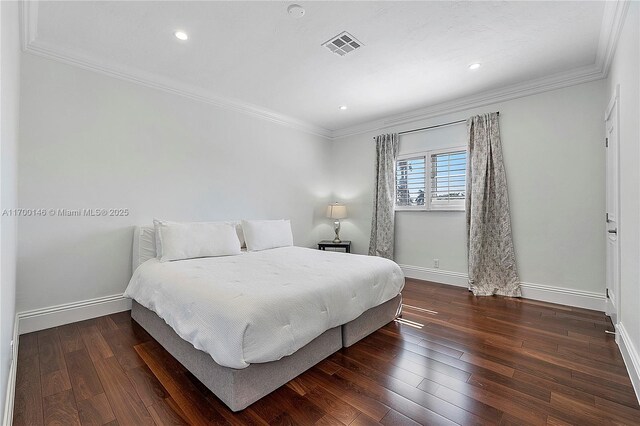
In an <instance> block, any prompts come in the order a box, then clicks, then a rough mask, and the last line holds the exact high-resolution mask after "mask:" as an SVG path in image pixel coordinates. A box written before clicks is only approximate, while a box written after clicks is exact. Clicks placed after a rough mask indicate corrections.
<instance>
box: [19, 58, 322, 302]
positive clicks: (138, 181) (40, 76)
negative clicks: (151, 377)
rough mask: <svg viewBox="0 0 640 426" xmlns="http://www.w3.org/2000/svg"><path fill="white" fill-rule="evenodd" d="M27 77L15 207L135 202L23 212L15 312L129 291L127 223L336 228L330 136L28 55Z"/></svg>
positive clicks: (301, 236) (316, 233)
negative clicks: (327, 212)
mask: <svg viewBox="0 0 640 426" xmlns="http://www.w3.org/2000/svg"><path fill="white" fill-rule="evenodd" d="M22 78H23V80H22V84H23V94H22V125H21V129H22V133H21V141H20V156H19V169H18V170H19V202H20V206H21V207H25V208H47V209H49V208H68V209H75V208H128V209H129V211H130V212H131V213H130V215H129V216H128V217H121V218H118V217H113V218H112V217H105V218H93V217H66V218H65V217H50V216H47V217H34V218H23V219H21V220H20V221H19V232H20V241H19V244H18V293H17V308H18V311H24V310H30V309H37V308H42V307H47V306H52V305H57V304H62V303H66V302H73V301H80V300H86V299H90V298H95V297H100V296H106V295H112V294H118V293H119V294H122V292H123V291H124V289H125V287H126V285H127V283H128V280H129V278H130V276H131V261H130V259H131V238H132V226H133V225H136V224H149V223H151V220H152V218H153V217H159V218H165V219H168V220H179V221H180V220H182V221H198V220H222V219H241V218H283V217H285V218H290V219H291V221H292V224H293V233H294V240H295V243H296V244H297V245H302V246H313V245H314V244H315V243H316V242H317V240H318V238H319V237H320V234H321V233H323V235H324V233H326V234H327V235H331V224H330V223H329V222H328V221H327V220H326V219H325V218H324V217H323V212H324V209H325V208H326V203H327V202H328V201H329V195H330V187H329V184H330V182H329V178H328V173H329V170H328V167H329V164H330V163H331V159H330V154H331V144H330V142H328V141H327V140H325V139H322V138H320V137H316V136H311V135H308V134H305V133H302V132H300V131H297V130H293V129H289V128H286V127H283V126H280V125H276V124H273V123H270V122H268V121H264V120H260V119H257V118H254V117H251V116H247V115H242V114H239V113H236V112H232V111H228V110H223V109H219V108H216V107H213V106H211V105H208V104H205V103H199V102H196V101H192V100H190V99H187V98H183V97H180V96H176V95H172V94H167V93H164V92H161V91H157V90H154V89H149V88H146V87H142V86H139V85H135V84H131V83H129V82H125V81H121V80H118V79H113V78H110V77H106V76H104V75H101V74H98V73H94V72H90V71H86V70H82V69H79V68H76V67H72V66H68V65H65V64H62V63H58V62H54V61H50V60H47V59H43V58H39V57H36V56H32V55H29V54H24V55H23V64H22Z"/></svg>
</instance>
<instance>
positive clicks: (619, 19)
mask: <svg viewBox="0 0 640 426" xmlns="http://www.w3.org/2000/svg"><path fill="white" fill-rule="evenodd" d="M630 3H631V2H630V0H616V1H607V2H605V4H604V15H603V17H602V26H601V27H600V39H599V41H598V52H597V54H596V64H598V66H600V68H601V69H602V74H603V77H604V78H607V76H608V75H609V69H610V68H611V61H612V60H613V55H614V54H615V53H616V47H617V45H618V40H619V39H620V34H621V33H622V28H623V27H624V21H625V18H626V16H627V11H628V10H629V5H630Z"/></svg>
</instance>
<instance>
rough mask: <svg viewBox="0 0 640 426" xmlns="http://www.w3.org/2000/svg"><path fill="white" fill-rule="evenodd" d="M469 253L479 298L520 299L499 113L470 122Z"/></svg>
mask: <svg viewBox="0 0 640 426" xmlns="http://www.w3.org/2000/svg"><path fill="white" fill-rule="evenodd" d="M467 137H468V141H469V159H468V161H467V199H466V210H467V237H468V239H467V251H468V255H469V288H470V290H471V291H473V294H475V295H476V296H490V295H493V294H499V295H502V296H510V297H520V296H521V295H522V294H521V292H520V280H519V279H518V273H517V270H516V259H515V253H514V250H513V238H512V236H511V215H510V212H509V196H508V194H507V178H506V175H505V171H504V164H503V161H502V143H501V141H500V126H499V124H498V114H497V113H491V114H484V115H478V116H475V117H471V118H470V119H469V120H467Z"/></svg>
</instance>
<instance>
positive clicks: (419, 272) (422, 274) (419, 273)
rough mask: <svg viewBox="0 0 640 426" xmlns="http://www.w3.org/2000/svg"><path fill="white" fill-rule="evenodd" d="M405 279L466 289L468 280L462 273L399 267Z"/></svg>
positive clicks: (406, 266)
mask: <svg viewBox="0 0 640 426" xmlns="http://www.w3.org/2000/svg"><path fill="white" fill-rule="evenodd" d="M400 268H401V269H402V272H404V275H405V277H407V278H415V279H417V280H424V281H433V282H435V283H441V284H449V285H455V286H457V287H468V284H469V278H468V276H467V274H464V273H462V272H452V271H444V270H442V269H431V268H423V267H422V266H412V265H400Z"/></svg>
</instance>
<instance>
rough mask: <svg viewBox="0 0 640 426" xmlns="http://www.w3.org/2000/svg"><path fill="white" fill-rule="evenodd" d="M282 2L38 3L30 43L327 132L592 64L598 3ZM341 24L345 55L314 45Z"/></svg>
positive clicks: (597, 32) (598, 26)
mask: <svg viewBox="0 0 640 426" xmlns="http://www.w3.org/2000/svg"><path fill="white" fill-rule="evenodd" d="M291 3H292V2H279V1H262V2H245V1H233V2H186V1H183V2H91V1H88V2H84V1H83V2H53V1H51V2H50V1H47V2H40V3H39V5H38V10H37V18H36V19H37V34H34V35H35V39H34V40H33V42H34V43H35V44H38V43H39V44H41V45H43V46H44V45H46V46H53V47H55V48H56V49H59V50H60V51H64V52H66V53H67V55H68V56H69V55H72V56H73V55H75V56H77V57H82V58H90V60H91V61H92V62H93V63H95V64H102V65H104V64H109V65H110V66H112V67H117V68H118V69H120V70H129V71H130V72H131V73H133V74H136V73H137V75H146V76H154V77H157V78H159V79H162V81H164V82H167V81H169V82H173V83H175V85H176V87H178V86H180V87H191V88H193V89H195V90H198V91H202V93H209V94H214V95H215V96H217V97H221V98H227V99H231V100H236V101H239V102H240V103H242V104H250V105H254V106H258V107H260V108H262V109H266V110H270V111H273V112H275V113H278V114H282V115H284V116H289V117H295V118H297V119H298V120H301V121H304V122H307V123H311V124H313V125H316V126H320V127H322V128H325V129H329V130H337V129H343V128H345V127H349V126H353V125H356V124H359V123H363V122H367V121H370V120H376V119H380V118H382V117H386V116H390V115H394V114H399V113H402V112H405V111H410V110H414V109H418V108H424V107H427V106H430V105H434V104H438V103H441V102H445V101H450V100H452V99H457V98H461V97H465V96H469V95H472V94H476V93H479V92H484V91H487V90H492V89H497V88H500V87H504V86H507V85H512V84H517V83H522V82H525V81H529V80H533V79H538V78H541V77H546V76H549V75H554V74H557V73H562V72H566V71H569V70H573V69H576V68H581V67H587V66H592V65H594V64H595V63H596V55H597V52H598V43H599V38H600V29H601V25H602V21H603V14H604V10H605V9H604V3H603V2H589V1H582V2H538V1H535V2H426V1H412V2H343V1H327V2H309V1H298V3H299V4H301V5H302V6H303V7H304V8H305V9H306V15H305V16H304V17H303V18H301V19H293V18H291V17H290V16H289V15H288V14H287V6H288V5H289V4H291ZM177 29H181V30H184V31H185V32H187V33H188V34H189V37H190V38H189V40H188V41H187V42H180V41H178V40H177V39H176V38H175V37H174V36H173V32H174V31H175V30H177ZM345 30H346V31H348V32H350V33H351V34H353V35H354V36H355V37H357V38H358V39H359V40H360V41H361V42H362V43H363V44H364V46H363V47H362V48H361V49H358V50H357V51H355V52H353V53H351V54H349V55H347V56H344V57H340V56H337V55H335V54H332V53H331V52H329V51H328V50H327V49H325V48H323V47H322V46H321V44H322V43H323V42H325V41H327V40H328V39H329V38H331V37H333V36H334V35H337V34H338V33H340V32H342V31H345ZM474 62H480V63H482V67H481V68H480V69H479V70H477V71H470V70H469V69H468V65H469V64H471V63H474ZM141 73H142V74H141ZM340 105H348V110H347V111H340V110H339V109H338V106H340Z"/></svg>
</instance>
